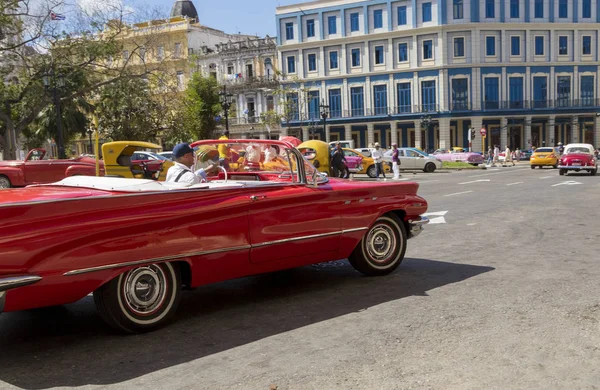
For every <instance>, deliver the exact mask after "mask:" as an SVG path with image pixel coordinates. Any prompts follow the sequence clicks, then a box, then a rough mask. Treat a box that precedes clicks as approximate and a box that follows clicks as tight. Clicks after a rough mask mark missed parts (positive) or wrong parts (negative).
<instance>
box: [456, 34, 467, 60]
mask: <svg viewBox="0 0 600 390" xmlns="http://www.w3.org/2000/svg"><path fill="white" fill-rule="evenodd" d="M464 56H465V38H463V37H459V38H454V57H455V58H462V57H464Z"/></svg>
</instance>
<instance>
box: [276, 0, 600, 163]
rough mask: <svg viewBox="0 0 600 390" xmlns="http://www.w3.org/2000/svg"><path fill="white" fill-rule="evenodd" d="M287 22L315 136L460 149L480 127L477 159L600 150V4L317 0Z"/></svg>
mask: <svg viewBox="0 0 600 390" xmlns="http://www.w3.org/2000/svg"><path fill="white" fill-rule="evenodd" d="M276 19H277V29H278V42H277V43H278V56H279V64H281V68H282V69H281V71H282V73H283V74H284V81H283V83H284V85H285V86H286V87H285V88H286V89H287V93H286V95H287V96H286V97H285V99H288V104H287V105H286V106H287V107H288V109H289V107H292V109H293V111H294V115H292V116H291V117H289V119H290V120H289V122H290V123H289V126H290V128H291V129H292V132H294V131H295V132H296V135H301V136H302V137H303V138H304V139H307V138H309V137H311V135H312V136H314V138H320V139H323V140H326V141H335V140H341V139H354V140H355V142H356V144H357V146H361V147H364V146H367V145H368V144H371V143H374V142H379V143H381V144H382V146H384V147H389V146H390V145H391V143H398V144H399V145H401V146H417V147H421V148H423V149H429V150H432V149H437V148H442V149H449V148H451V147H454V146H462V147H467V146H468V133H469V129H470V128H473V129H475V130H476V138H475V139H474V140H473V150H476V151H481V149H482V147H484V148H487V146H489V145H494V144H497V145H500V146H501V147H505V146H506V145H508V146H510V147H511V148H513V149H514V148H516V147H519V148H530V147H531V146H536V147H539V146H544V145H545V146H551V145H555V144H557V143H558V142H563V143H565V144H566V143H569V142H586V143H592V144H594V145H596V146H599V145H600V121H599V120H598V119H599V118H598V117H597V115H596V114H597V113H599V112H600V102H599V96H598V95H599V88H600V86H599V81H598V75H599V72H600V66H599V58H598V56H599V50H600V46H599V42H600V41H599V36H598V35H599V32H600V0H400V1H397V0H370V1H364V0H345V1H340V0H318V1H312V2H308V3H303V4H296V5H290V6H284V7H279V8H277V13H276ZM282 99H284V98H283V97H282ZM322 105H328V106H329V118H328V119H327V126H326V128H325V129H323V127H322V125H321V124H322V122H319V118H320V111H321V106H322ZM280 106H281V105H280ZM599 115H600V114H599ZM482 128H485V129H486V133H487V137H486V139H485V143H483V142H482V137H481V135H480V129H482ZM294 129H295V130H294ZM311 133H313V134H311Z"/></svg>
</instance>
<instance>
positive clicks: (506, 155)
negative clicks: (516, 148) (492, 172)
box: [504, 145, 515, 167]
mask: <svg viewBox="0 0 600 390" xmlns="http://www.w3.org/2000/svg"><path fill="white" fill-rule="evenodd" d="M504 164H506V165H508V164H512V165H513V167H514V166H515V162H514V161H513V159H512V153H511V151H510V148H509V147H508V145H507V146H506V150H504Z"/></svg>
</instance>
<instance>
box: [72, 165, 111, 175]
mask: <svg viewBox="0 0 600 390" xmlns="http://www.w3.org/2000/svg"><path fill="white" fill-rule="evenodd" d="M78 175H80V176H96V167H93V166H82V165H72V166H70V167H69V168H67V170H66V171H65V177H70V176H78ZM100 176H104V168H103V167H102V166H100Z"/></svg>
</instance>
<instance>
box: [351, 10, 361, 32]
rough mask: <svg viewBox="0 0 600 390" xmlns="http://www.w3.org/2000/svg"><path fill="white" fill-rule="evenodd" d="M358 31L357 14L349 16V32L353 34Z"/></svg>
mask: <svg viewBox="0 0 600 390" xmlns="http://www.w3.org/2000/svg"><path fill="white" fill-rule="evenodd" d="M358 30H359V24H358V12H354V13H352V14H350V31H352V32H355V31H358Z"/></svg>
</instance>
